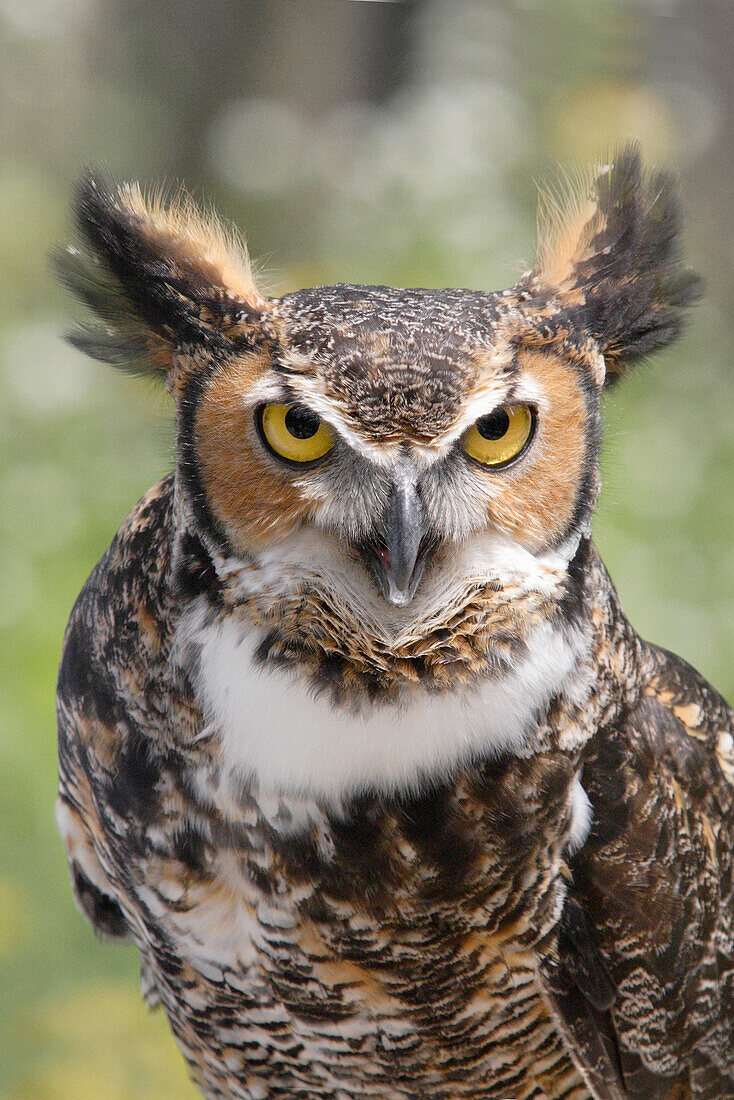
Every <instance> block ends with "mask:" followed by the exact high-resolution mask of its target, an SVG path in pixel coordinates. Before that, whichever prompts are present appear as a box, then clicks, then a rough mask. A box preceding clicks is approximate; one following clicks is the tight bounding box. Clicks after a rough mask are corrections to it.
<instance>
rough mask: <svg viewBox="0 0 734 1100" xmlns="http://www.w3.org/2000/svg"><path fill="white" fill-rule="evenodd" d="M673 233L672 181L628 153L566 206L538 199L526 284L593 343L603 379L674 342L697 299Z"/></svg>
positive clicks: (676, 219)
mask: <svg viewBox="0 0 734 1100" xmlns="http://www.w3.org/2000/svg"><path fill="white" fill-rule="evenodd" d="M680 230H681V216H680V208H679V204H678V198H677V194H676V188H675V183H674V180H673V178H672V177H671V176H670V175H669V174H668V173H667V172H661V171H657V172H646V171H645V169H644V168H643V166H642V162H641V158H640V152H639V149H638V147H637V145H635V144H632V143H631V144H628V145H627V146H625V147H624V148H622V149H621V150H620V151H619V152H618V153H617V155H616V156H615V157H614V158H613V160H612V162H611V163H610V164H609V165H606V166H605V167H603V168H602V169H599V170H598V171H597V172H595V173H594V174H593V176H591V177H590V178H587V179H586V180H581V181H577V183H576V185H575V186H574V187H573V188H570V189H569V195H568V197H567V198H565V199H558V198H557V197H556V196H554V195H553V194H552V193H548V194H546V196H545V198H544V203H543V204H542V213H541V227H540V231H539V247H538V260H537V264H536V266H535V268H534V270H533V273H532V280H533V282H534V283H535V284H536V286H537V287H538V288H539V289H541V290H542V291H543V292H545V293H548V292H550V293H551V294H552V295H553V296H554V297H555V298H556V299H557V300H558V302H559V304H560V306H561V308H562V309H563V310H564V311H568V313H569V314H570V319H571V321H572V323H573V324H574V326H575V327H576V328H577V329H579V330H581V331H583V332H584V333H586V334H587V335H590V336H592V337H593V338H594V339H595V340H596V341H597V343H598V345H599V347H600V349H601V351H602V354H603V356H604V358H605V361H606V365H607V376H608V378H613V377H615V376H618V375H619V374H620V373H622V372H623V370H624V369H625V368H626V366H627V365H628V364H630V363H632V362H634V360H636V359H638V358H639V357H640V356H643V355H645V354H647V353H648V352H651V351H654V350H655V349H656V348H659V347H663V346H664V345H665V344H668V343H670V342H671V341H672V340H674V339H675V338H676V337H677V336H678V334H679V333H680V331H681V329H682V327H683V323H684V320H685V314H684V311H685V309H686V307H687V306H689V305H690V304H691V303H692V302H693V301H695V299H696V298H698V297H699V296H700V293H701V280H700V279H699V277H698V276H697V275H695V274H694V273H693V272H691V271H689V270H687V269H685V268H684V267H683V266H682V264H681V257H680Z"/></svg>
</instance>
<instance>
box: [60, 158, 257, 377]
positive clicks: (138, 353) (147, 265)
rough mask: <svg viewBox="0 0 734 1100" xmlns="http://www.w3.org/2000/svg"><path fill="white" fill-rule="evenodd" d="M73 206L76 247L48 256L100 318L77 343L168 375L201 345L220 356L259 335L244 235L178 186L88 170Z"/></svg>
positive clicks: (203, 350) (116, 360)
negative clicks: (123, 180)
mask: <svg viewBox="0 0 734 1100" xmlns="http://www.w3.org/2000/svg"><path fill="white" fill-rule="evenodd" d="M73 210H74V215H75V220H76V223H77V226H78V229H79V233H80V235H81V238H82V244H83V247H82V249H78V248H74V247H70V248H67V249H62V250H60V251H58V252H57V253H56V254H55V255H54V263H55V266H56V270H57V273H58V275H59V277H60V278H61V280H62V282H64V283H65V285H66V286H68V287H69V288H70V289H71V290H72V292H73V293H74V294H76V295H77V297H79V298H80V299H81V301H82V302H84V303H85V305H87V306H88V307H89V308H90V309H91V310H92V312H93V313H94V314H95V315H96V317H97V318H98V319H99V320H100V321H101V322H102V325H101V326H99V325H90V326H83V327H81V328H80V329H79V330H78V331H77V332H76V333H74V334H73V335H72V336H71V341H72V343H74V344H75V345H76V346H77V347H80V348H82V349H83V350H84V351H86V352H87V353H88V354H89V355H91V356H93V357H94V358H97V359H102V360H104V361H106V362H110V363H112V364H113V365H115V366H119V367H123V368H124V369H132V370H137V371H144V372H148V371H150V370H153V371H162V372H163V373H164V374H166V376H167V377H168V375H169V374H170V373H171V372H172V371H173V369H174V367H175V366H176V364H179V365H181V364H184V363H185V362H186V360H187V359H188V360H193V359H197V358H200V357H201V353H204V354H210V355H218V356H227V355H230V354H233V353H236V351H237V350H238V349H239V350H242V349H243V348H246V347H247V346H248V345H249V346H251V345H252V343H253V342H257V339H258V326H259V322H260V320H261V318H262V314H263V312H264V311H265V310H267V301H266V299H264V298H263V297H262V296H261V295H260V293H259V291H258V290H257V287H256V286H255V281H254V278H253V275H252V270H251V267H250V264H249V260H248V258H247V250H246V248H245V245H244V242H243V241H242V240H241V239H240V238H239V236H238V235H237V233H236V231H234V230H227V229H225V228H224V227H223V226H222V224H221V223H220V222H219V221H218V220H217V219H216V217H215V216H214V214H213V213H202V212H201V211H199V210H198V208H197V207H196V206H195V204H194V202H193V201H192V200H191V198H190V197H189V196H188V195H186V194H185V193H184V192H181V193H179V194H178V195H177V196H175V197H174V198H173V199H172V200H171V201H165V198H164V195H163V193H162V192H160V193H159V194H158V195H156V196H152V197H150V198H146V197H144V195H143V193H142V191H141V190H140V187H139V186H138V185H137V184H122V185H118V184H115V183H113V182H111V181H110V180H107V179H105V178H104V177H103V176H101V175H100V174H98V173H94V172H89V173H87V174H86V175H85V176H83V177H82V179H81V180H80V181H79V184H78V185H77V189H76V194H75V200H74V206H73ZM168 381H169V386H170V385H171V384H172V383H171V379H170V378H168Z"/></svg>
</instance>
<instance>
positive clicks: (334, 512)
mask: <svg viewBox="0 0 734 1100" xmlns="http://www.w3.org/2000/svg"><path fill="white" fill-rule="evenodd" d="M76 212H77V219H78V223H79V227H80V230H81V233H82V236H83V238H84V241H85V245H86V250H87V251H86V254H85V253H84V252H81V251H78V250H76V249H72V250H69V251H67V252H66V253H64V254H63V255H62V256H61V257H60V258H59V265H60V268H61V272H62V276H63V277H64V278H65V280H66V281H67V282H68V283H69V284H70V285H71V286H72V287H73V288H74V290H75V291H76V293H77V294H78V295H79V296H80V297H81V298H82V299H83V300H84V301H86V302H87V304H88V305H90V306H91V307H92V309H93V310H94V311H95V312H96V313H97V315H98V316H100V317H101V319H102V321H103V326H102V327H101V328H98V329H87V330H85V331H84V333H82V334H81V335H79V336H78V337H76V342H77V343H78V344H79V345H80V346H82V347H84V348H85V350H87V351H88V352H89V353H90V354H92V355H94V356H96V357H98V358H101V359H105V360H107V361H110V362H113V363H115V364H116V365H120V366H125V367H127V366H130V365H132V366H133V368H135V369H145V370H149V371H150V370H153V371H157V372H158V373H159V374H161V375H162V376H163V377H164V378H165V381H166V384H167V386H168V389H169V390H170V392H171V393H172V395H173V396H174V398H175V400H176V405H177V410H178V423H179V432H178V465H177V481H178V487H179V497H180V499H181V500H182V502H183V503H184V505H185V509H186V512H187V515H188V519H187V523H189V524H190V525H192V526H193V527H194V528H195V529H196V531H197V534H198V536H199V537H200V538H201V539H202V540H203V542H204V544H205V545H206V546H207V547H208V548H209V549H210V550H211V552H212V553H213V554H215V555H216V556H218V558H219V560H221V561H228V562H230V563H232V562H235V563H236V562H240V563H242V564H243V565H246V566H247V567H248V568H247V569H246V570H245V572H244V574H243V575H244V576H245V577H246V578H247V583H248V584H250V586H252V585H254V586H255V588H257V586H259V589H258V590H259V591H260V592H261V593H267V595H268V598H271V599H274V600H277V599H279V598H281V597H283V598H285V596H290V597H292V598H293V600H295V603H293V604H292V606H298V602H297V601H298V599H299V598H300V597H299V596H298V593H299V592H300V593H303V592H304V591H306V590H307V591H308V592H313V591H317V592H320V593H321V594H322V595H323V596H324V600H325V602H323V605H322V606H321V607H320V609H319V612H318V615H323V616H326V617H328V615H329V614H331V611H332V610H333V608H334V607H335V606H338V608H339V609H340V610H339V612H338V615H337V618H340V619H341V620H342V622H345V621H346V619H347V618H348V615H349V613H356V611H357V610H358V611H359V614H360V616H361V618H362V619H366V620H369V621H370V622H371V623H372V624H373V625H374V632H373V633H374V634H375V636H376V634H377V633H379V629H380V628H381V627H384V626H385V624H387V625H388V626H389V627H390V628H391V629H393V631H396V630H397V631H400V630H403V631H404V630H405V629H407V628H408V627H409V625H410V624H411V622H412V623H414V624H415V623H416V622H418V621H419V620H420V619H421V618H422V619H423V620H425V621H429V620H430V622H431V623H433V624H434V625H433V627H432V629H434V632H435V622H436V617H437V615H438V613H439V611H440V609H441V608H443V610H444V617H447V616H448V617H449V618H450V617H451V615H452V614H453V613H454V611H457V613H458V612H459V611H460V612H461V614H465V613H466V614H468V612H467V608H470V607H473V606H474V604H473V602H472V601H473V600H474V594H475V593H476V591H477V589H478V588H481V589H482V591H483V593H484V596H485V599H486V601H487V602H488V603H490V602H491V592H492V586H493V585H499V587H500V588H505V589H506V588H507V585H508V584H509V583H510V582H512V583H516V582H520V583H522V582H523V578H524V579H525V580H526V581H527V580H528V579H530V581H531V582H532V583H531V584H530V586H531V587H532V586H533V584H535V587H536V588H539V589H542V588H543V586H544V585H545V583H546V580H547V576H548V574H550V573H553V574H554V575H555V576H556V578H557V577H558V576H562V575H563V574H564V571H565V570H566V568H567V567H568V564H569V562H570V560H571V559H572V557H573V555H574V553H575V552H576V548H577V547H578V545H579V541H580V538H581V535H582V533H584V532H585V531H587V530H588V524H589V518H590V513H591V510H592V508H593V504H594V500H595V495H596V486H597V473H596V468H597V445H598V435H599V404H600V394H601V391H602V389H603V387H604V385H605V384H607V383H608V382H609V381H613V380H614V379H616V378H618V377H619V376H620V375H621V374H622V373H623V372H624V370H625V369H626V368H627V367H628V366H629V364H631V363H632V362H634V361H635V360H636V359H637V358H639V356H641V355H643V354H644V353H646V352H649V351H651V350H654V348H656V347H658V346H661V345H663V344H665V343H667V342H669V341H670V340H671V339H672V338H673V337H674V336H675V335H676V334H677V332H678V331H679V329H680V327H681V324H682V316H683V308H684V307H685V306H686V305H687V304H688V303H689V302H690V301H691V299H692V298H693V297H694V296H695V293H696V280H695V277H693V276H691V275H690V274H689V273H688V272H686V271H684V270H683V269H682V268H681V266H680V263H679V254H678V243H677V238H678V228H679V216H678V209H677V205H676V200H675V194H674V189H673V187H672V183H671V181H670V179H669V178H668V177H667V176H665V175H664V174H661V173H657V174H648V173H646V172H645V171H644V170H643V168H642V166H641V163H640V158H639V154H638V152H637V150H636V149H635V148H632V147H630V148H627V149H624V150H621V151H620V153H619V154H618V156H617V157H616V158H615V160H614V162H613V163H612V164H611V165H607V166H606V167H605V168H604V169H602V170H601V171H600V172H599V173H598V174H596V175H594V176H592V177H591V178H590V180H589V182H588V183H587V184H586V185H585V186H583V187H582V188H581V190H580V191H579V193H578V194H577V195H575V196H570V197H569V200H568V202H567V203H566V204H565V206H561V207H557V205H556V207H554V213H553V216H552V217H551V218H550V220H549V222H548V223H547V224H546V225H545V227H544V229H543V230H542V232H541V240H540V246H539V251H538V260H537V262H536V265H535V267H534V268H533V269H532V270H531V271H530V272H528V273H527V274H526V275H524V276H523V277H522V279H521V280H520V281H519V282H518V283H517V284H516V285H515V286H514V287H513V288H512V289H510V290H508V291H504V292H502V293H499V294H489V293H483V292H478V291H466V290H440V291H433V290H396V289H390V288H386V287H355V286H334V287H316V288H313V289H309V290H303V291H299V292H297V293H294V294H288V295H286V296H284V297H282V298H280V299H273V298H265V297H264V296H263V295H262V294H260V292H259V291H258V289H257V287H256V285H255V283H254V280H253V277H252V273H251V271H250V268H249V266H248V263H247V258H246V253H245V251H244V246H242V245H240V244H238V242H237V241H236V240H234V239H233V238H232V236H231V234H230V235H228V234H227V233H225V232H224V231H223V230H222V229H221V227H219V225H218V223H216V221H215V220H214V219H212V218H211V217H209V218H206V217H202V215H201V214H199V213H198V212H197V211H196V210H194V208H193V207H192V206H191V205H190V204H189V203H187V201H185V200H183V201H179V202H177V203H174V204H172V205H171V206H168V207H164V206H163V205H162V204H161V203H160V202H156V201H151V200H145V199H144V198H143V196H142V195H141V193H140V191H139V190H138V189H137V188H136V187H134V186H123V187H115V186H113V185H108V184H104V183H101V182H100V181H99V180H97V179H94V178H89V179H87V180H85V181H82V183H81V185H80V188H79V193H78V197H77V204H76ZM253 578H255V579H253ZM536 581H537V584H536V583H535V582H536ZM546 588H547V585H546ZM326 597H328V599H327V598H326ZM457 609H458V610H457ZM485 613H486V607H485V610H484V611H482V612H481V614H482V615H484V614H485ZM476 614H480V613H479V612H477V613H476ZM508 614H509V612H508ZM345 629H346V628H345ZM339 645H341V641H340V642H339Z"/></svg>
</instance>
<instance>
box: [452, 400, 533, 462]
mask: <svg viewBox="0 0 734 1100" xmlns="http://www.w3.org/2000/svg"><path fill="white" fill-rule="evenodd" d="M534 429H535V413H534V412H533V410H532V409H531V408H530V407H529V406H528V405H503V406H501V408H499V409H494V410H493V412H491V413H489V414H488V415H487V416H482V417H480V418H479V420H477V422H476V424H472V426H471V428H469V429H468V430H467V431H466V432H465V433H464V436H463V439H462V440H461V445H462V447H463V448H464V450H465V451H466V453H467V454H468V455H469V457H470V458H473V459H474V461H475V462H480V463H481V464H482V466H492V467H494V468H497V467H498V466H507V465H509V463H510V462H512V460H513V459H514V458H518V457H519V456H520V455H521V454H522V452H523V451H524V450H525V448H526V447H527V445H528V443H529V442H530V439H531V437H532V434H533V431H534Z"/></svg>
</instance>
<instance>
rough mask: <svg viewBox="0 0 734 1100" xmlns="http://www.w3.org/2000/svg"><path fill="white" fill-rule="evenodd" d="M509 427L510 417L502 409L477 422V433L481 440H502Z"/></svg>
mask: <svg viewBox="0 0 734 1100" xmlns="http://www.w3.org/2000/svg"><path fill="white" fill-rule="evenodd" d="M509 426H510V417H509V415H508V414H507V412H506V411H505V410H504V409H495V411H494V412H491V413H489V415H488V416H482V417H481V418H480V419H479V420H477V431H478V432H479V434H480V435H481V436H482V438H483V439H502V436H503V435H507V429H508V428H509Z"/></svg>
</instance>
